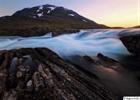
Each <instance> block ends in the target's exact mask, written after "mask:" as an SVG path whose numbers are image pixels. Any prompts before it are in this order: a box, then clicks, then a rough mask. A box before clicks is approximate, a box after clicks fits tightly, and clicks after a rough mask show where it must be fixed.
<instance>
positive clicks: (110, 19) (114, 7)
mask: <svg viewBox="0 0 140 100" xmlns="http://www.w3.org/2000/svg"><path fill="white" fill-rule="evenodd" d="M43 4H52V5H56V6H63V7H65V8H69V9H72V10H74V11H76V12H78V13H79V14H80V15H83V16H85V17H87V18H89V19H91V20H93V21H95V22H97V23H99V24H105V25H108V26H111V27H131V26H137V25H140V0H0V16H5V15H12V14H13V13H14V12H15V11H17V10H21V9H23V8H27V7H33V6H38V5H43Z"/></svg>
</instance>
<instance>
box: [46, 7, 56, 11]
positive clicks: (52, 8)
mask: <svg viewBox="0 0 140 100" xmlns="http://www.w3.org/2000/svg"><path fill="white" fill-rule="evenodd" d="M48 8H49V9H51V11H53V10H54V9H55V8H56V7H48Z"/></svg>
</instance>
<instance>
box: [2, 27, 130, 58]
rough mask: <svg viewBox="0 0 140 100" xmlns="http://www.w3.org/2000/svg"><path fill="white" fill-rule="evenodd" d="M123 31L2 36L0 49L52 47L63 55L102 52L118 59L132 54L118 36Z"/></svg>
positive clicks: (100, 30) (90, 54)
mask: <svg viewBox="0 0 140 100" xmlns="http://www.w3.org/2000/svg"><path fill="white" fill-rule="evenodd" d="M121 31H122V30H112V29H111V30H103V29H94V30H83V31H81V32H79V33H73V34H65V35H60V36H57V37H51V36H50V34H48V35H45V36H38V37H28V38H21V37H15V38H14V37H13V38H9V37H1V38H0V50H11V49H20V48H37V47H38V48H42V47H44V48H49V49H51V50H52V51H54V52H56V53H57V54H58V55H59V56H61V57H68V56H72V55H81V56H83V55H89V56H96V55H97V54H98V53H102V54H104V55H105V56H109V57H111V58H115V59H117V58H118V57H119V56H120V55H129V54H130V53H129V52H128V50H127V49H126V48H125V46H124V45H123V43H122V42H121V41H120V40H119V38H118V37H119V36H118V34H119V32H121Z"/></svg>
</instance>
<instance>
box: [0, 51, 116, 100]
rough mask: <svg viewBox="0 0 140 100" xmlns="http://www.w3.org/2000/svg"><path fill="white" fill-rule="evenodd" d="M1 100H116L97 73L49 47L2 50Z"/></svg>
mask: <svg viewBox="0 0 140 100" xmlns="http://www.w3.org/2000/svg"><path fill="white" fill-rule="evenodd" d="M0 80H1V81H0V99H1V100H80V99H81V100H85V99H86V100H117V99H116V98H115V96H114V95H113V94H112V93H111V92H110V91H109V90H108V89H107V88H105V86H104V85H102V84H101V82H100V80H98V78H97V77H95V76H94V75H89V74H87V73H86V72H85V71H84V70H81V69H79V67H78V66H77V65H73V64H70V63H68V62H66V61H64V60H62V59H61V58H60V57H58V56H57V55H56V54H55V53H53V52H52V51H50V50H48V49H43V48H40V49H39V48H38V49H20V50H11V51H0Z"/></svg>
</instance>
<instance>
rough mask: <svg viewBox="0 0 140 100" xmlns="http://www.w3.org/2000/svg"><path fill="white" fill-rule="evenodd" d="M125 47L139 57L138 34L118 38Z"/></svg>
mask: <svg viewBox="0 0 140 100" xmlns="http://www.w3.org/2000/svg"><path fill="white" fill-rule="evenodd" d="M120 39H121V41H122V42H123V44H124V45H125V46H126V48H127V49H128V50H129V51H130V52H131V53H133V54H135V55H137V56H139V57H140V35H139V34H137V35H130V36H124V37H122V38H120Z"/></svg>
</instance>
